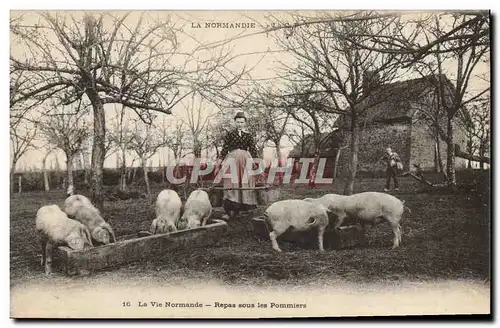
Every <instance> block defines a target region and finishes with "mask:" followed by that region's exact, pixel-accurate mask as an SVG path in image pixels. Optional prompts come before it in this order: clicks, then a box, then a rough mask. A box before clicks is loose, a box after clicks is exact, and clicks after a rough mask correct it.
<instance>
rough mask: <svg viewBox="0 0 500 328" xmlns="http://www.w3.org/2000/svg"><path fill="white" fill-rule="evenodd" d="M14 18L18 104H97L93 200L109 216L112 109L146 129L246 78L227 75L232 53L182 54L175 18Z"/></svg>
mask: <svg viewBox="0 0 500 328" xmlns="http://www.w3.org/2000/svg"><path fill="white" fill-rule="evenodd" d="M13 15H14V16H15V22H14V19H12V20H11V29H10V31H11V39H12V44H13V46H12V47H11V55H10V65H11V76H12V74H16V73H17V72H22V73H23V74H22V75H21V81H20V83H19V85H20V88H19V89H20V90H19V92H18V93H17V96H15V97H14V98H11V105H12V104H15V103H19V102H23V101H26V100H30V99H35V100H37V101H40V102H42V101H45V100H47V99H50V98H54V99H57V100H59V103H60V104H62V105H64V104H71V103H74V102H77V101H80V100H82V99H84V100H85V102H89V103H90V105H91V108H92V113H93V118H94V122H93V123H94V124H93V130H94V133H93V147H92V176H91V188H92V201H93V203H95V204H96V206H97V207H99V208H101V209H102V207H103V200H104V197H103V196H104V189H103V164H104V159H105V135H106V118H105V111H104V106H105V105H106V104H110V103H119V104H123V105H124V106H126V107H127V108H129V109H131V110H133V111H135V113H136V114H137V115H138V116H139V118H140V119H141V120H143V121H144V122H151V112H155V111H156V112H161V113H167V114H168V113H170V112H171V108H172V107H173V106H175V105H176V104H177V103H178V102H179V101H181V100H182V99H184V97H186V96H187V95H189V94H190V92H192V90H193V89H201V88H203V89H205V90H209V89H213V91H212V92H211V93H212V94H215V95H217V94H222V93H223V92H224V91H225V89H226V88H229V87H230V86H231V85H232V84H234V83H236V82H237V81H238V79H239V77H240V76H241V75H240V74H238V73H233V72H232V71H231V70H229V69H228V68H227V67H228V63H229V62H230V61H231V56H229V53H228V52H227V51H226V50H225V49H220V51H218V52H216V51H211V52H207V51H206V50H204V48H203V47H202V46H199V47H197V48H196V49H194V51H187V52H184V51H183V50H181V45H182V44H183V42H181V41H182V40H180V39H179V36H181V35H182V36H184V35H186V32H184V29H183V28H184V27H183V26H180V27H179V26H175V24H174V22H173V21H172V20H171V19H170V17H168V16H166V17H163V19H161V20H160V19H159V18H158V19H155V18H152V17H151V16H150V15H149V14H148V13H140V14H138V13H111V12H110V13H107V12H73V13H60V12H58V13H54V14H53V13H45V12H33V13H29V14H26V15H19V14H16V13H14V14H13ZM202 52H203V54H202ZM200 58H202V59H203V60H201V59H200ZM11 79H12V77H11ZM207 92H208V91H207Z"/></svg>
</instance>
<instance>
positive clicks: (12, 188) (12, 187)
mask: <svg viewBox="0 0 500 328" xmlns="http://www.w3.org/2000/svg"><path fill="white" fill-rule="evenodd" d="M16 164H17V163H16V162H12V166H11V168H10V186H11V192H12V193H14V191H15V189H16V188H15V186H16V183H15V182H14V173H16Z"/></svg>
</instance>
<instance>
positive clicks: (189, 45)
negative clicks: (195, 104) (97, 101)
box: [11, 11, 489, 169]
mask: <svg viewBox="0 0 500 328" xmlns="http://www.w3.org/2000/svg"><path fill="white" fill-rule="evenodd" d="M16 14H17V13H16V12H12V13H11V15H12V16H13V17H14V16H15V15H16ZM62 14H64V13H62ZM71 14H72V15H73V16H74V17H75V18H78V17H79V16H80V15H81V12H71ZM114 14H116V15H119V14H120V13H116V12H115V13H114ZM140 14H141V12H139V11H135V12H132V13H131V14H130V15H129V16H128V18H127V21H129V22H131V23H132V24H131V25H133V23H134V22H137V20H138V19H139V17H140ZM301 14H303V15H313V14H314V12H306V11H304V12H301ZM66 15H67V14H66ZM270 16H274V17H278V18H284V17H287V16H286V13H284V12H281V11H274V12H273V11H240V12H235V11H219V12H217V15H214V14H213V12H207V11H176V12H168V11H150V12H147V13H146V15H145V17H144V19H146V20H150V21H151V22H153V21H156V20H160V21H163V20H171V21H172V22H174V23H175V26H176V28H178V29H179V30H178V32H177V37H178V42H179V43H180V44H181V46H180V50H181V51H183V52H191V51H192V50H193V49H195V48H196V47H197V46H198V45H199V42H202V43H203V44H210V45H216V44H218V43H221V42H224V41H227V40H230V41H231V42H225V44H226V46H227V47H231V49H232V55H240V56H239V57H237V58H236V59H235V60H233V61H232V62H231V67H230V68H231V69H232V70H239V69H243V68H244V67H247V68H248V67H251V68H252V70H251V73H250V74H251V77H252V78H253V79H257V80H259V81H262V83H265V82H266V81H268V80H267V79H269V78H273V77H275V74H276V68H278V67H279V66H280V65H281V64H282V63H290V62H292V61H293V57H292V56H291V55H290V54H288V53H285V52H274V51H276V50H277V46H276V45H275V44H274V42H273V39H272V36H271V35H266V34H262V33H259V32H260V31H261V26H260V25H261V24H262V25H266V24H268V23H269V22H270V21H269V17H270ZM25 19H26V20H27V22H28V23H31V22H36V20H37V19H38V18H37V15H35V14H33V13H28V15H25ZM109 23H110V21H105V26H106V24H109ZM218 23H220V24H223V23H228V24H231V23H233V24H234V23H241V24H246V25H247V26H249V28H246V29H245V28H221V27H220V26H219V27H218V28H217V24H218ZM207 24H208V25H207ZM252 24H253V25H252ZM214 25H215V26H216V28H211V27H212V26H214ZM217 49H220V48H217ZM269 50H270V51H269ZM22 52H24V53H26V49H22V48H19V47H16V45H15V44H11V53H12V54H19V53H22ZM482 69H483V70H485V71H488V70H489V68H488V66H487V65H484V67H482ZM476 84H478V85H476ZM476 84H474V85H473V87H478V88H482V87H483V85H482V84H484V82H483V83H482V82H481V81H478V82H477V83H476ZM216 111H217V109H216V108H215V107H214V106H213V105H212V104H210V103H208V102H205V103H204V104H203V113H202V115H203V118H204V117H206V116H209V115H211V114H213V113H215V112H216ZM172 112H173V115H167V118H166V119H167V120H169V119H180V120H185V119H187V117H186V110H185V107H184V106H183V104H178V106H176V107H174V108H173V110H172ZM106 115H107V118H106V119H107V121H108V122H109V121H110V120H111V119H112V117H113V116H114V106H113V105H111V104H110V105H106ZM127 116H128V117H129V118H131V117H134V116H135V114H134V113H133V112H131V111H128V112H127ZM164 116H165V115H159V117H158V119H157V120H158V122H160V121H161V120H163V119H164ZM228 124H232V122H228ZM38 144H39V145H40V143H38ZM292 146H293V145H292V143H291V141H290V140H288V139H287V138H283V140H282V145H281V147H282V153H283V155H284V156H286V155H287V154H288V152H289V151H290V150H291V149H292ZM169 153H170V156H171V157H172V153H171V152H170V151H169V150H168V149H167V148H165V149H161V150H160V151H159V152H158V154H157V155H155V156H153V157H152V158H151V163H152V165H153V166H156V165H158V164H159V162H160V160H161V159H160V157H163V158H166V157H168V156H169ZM43 155H44V151H40V150H30V151H28V152H27V153H26V154H25V156H24V157H23V158H21V160H20V161H19V163H18V165H17V169H24V168H28V167H33V166H34V167H38V168H40V167H41V162H42V158H43ZM274 155H275V150H274V148H273V147H268V148H266V149H265V151H264V158H273V157H274ZM55 156H57V157H59V162H60V164H61V166H62V167H64V162H65V156H64V155H63V153H62V152H54V154H53V155H51V156H49V159H48V163H51V162H54V161H55ZM132 159H133V155H132V153H130V154H128V161H127V162H128V163H127V164H128V165H130V164H132ZM137 164H138V161H135V165H137ZM49 165H50V164H49ZM104 165H105V167H115V166H116V157H115V155H114V154H113V155H111V156H109V157H108V158H107V159H106V161H105V164H104Z"/></svg>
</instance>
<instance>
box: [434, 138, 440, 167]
mask: <svg viewBox="0 0 500 328" xmlns="http://www.w3.org/2000/svg"><path fill="white" fill-rule="evenodd" d="M438 145H439V140H437V141H436V142H435V143H434V172H440V171H439V152H438V147H439V146H438Z"/></svg>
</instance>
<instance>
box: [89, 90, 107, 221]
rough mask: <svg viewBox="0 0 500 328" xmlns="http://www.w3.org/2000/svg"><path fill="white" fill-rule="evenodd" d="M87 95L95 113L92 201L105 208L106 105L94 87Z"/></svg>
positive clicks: (99, 207)
mask: <svg viewBox="0 0 500 328" xmlns="http://www.w3.org/2000/svg"><path fill="white" fill-rule="evenodd" d="M86 93H87V96H88V97H89V99H90V102H91V103H92V109H93V113H94V144H93V146H92V164H91V166H92V170H91V178H90V180H91V190H92V203H93V204H94V205H95V206H96V207H97V208H98V209H99V210H101V211H102V210H103V209H104V185H103V167H104V156H105V152H106V150H105V137H106V122H105V120H106V117H105V113H104V106H103V103H102V100H101V98H100V97H99V94H98V93H97V92H96V90H95V89H93V88H91V87H90V88H87V92H86Z"/></svg>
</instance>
